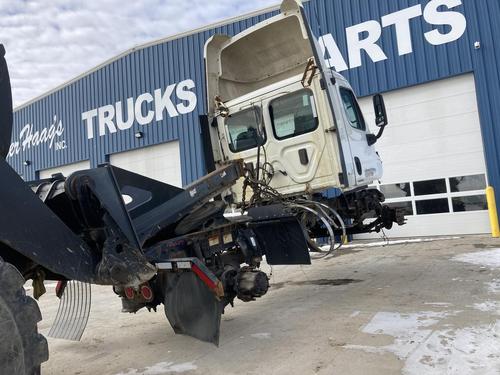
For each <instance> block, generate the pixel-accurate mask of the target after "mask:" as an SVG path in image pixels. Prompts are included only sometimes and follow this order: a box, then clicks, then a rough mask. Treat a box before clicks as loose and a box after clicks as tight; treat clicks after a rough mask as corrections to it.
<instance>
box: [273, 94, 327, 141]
mask: <svg viewBox="0 0 500 375" xmlns="http://www.w3.org/2000/svg"><path fill="white" fill-rule="evenodd" d="M314 105H315V104H314V97H313V95H312V93H311V91H310V90H300V91H297V92H294V93H292V94H288V95H285V96H282V97H280V98H278V99H274V100H273V101H272V102H271V104H270V105H269V113H270V115H271V121H272V124H273V131H274V136H275V137H276V139H280V140H281V139H286V138H291V137H295V136H297V135H300V134H305V133H309V132H312V131H314V130H316V128H317V127H318V117H317V115H316V108H315V107H314Z"/></svg>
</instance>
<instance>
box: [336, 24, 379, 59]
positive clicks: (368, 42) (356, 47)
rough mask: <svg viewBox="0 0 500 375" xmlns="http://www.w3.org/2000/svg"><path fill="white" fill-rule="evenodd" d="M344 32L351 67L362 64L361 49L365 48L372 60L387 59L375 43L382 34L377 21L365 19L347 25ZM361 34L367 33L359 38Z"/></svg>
mask: <svg viewBox="0 0 500 375" xmlns="http://www.w3.org/2000/svg"><path fill="white" fill-rule="evenodd" d="M345 32H346V36H347V47H348V48H347V49H348V52H349V63H350V64H351V68H357V67H358V66H361V65H362V62H361V50H365V52H366V53H367V54H368V56H370V58H371V59H372V61H373V62H378V61H382V60H387V56H386V55H385V53H384V51H382V48H380V46H379V45H378V44H377V41H378V40H379V39H380V36H381V35H382V27H381V26H380V24H379V23H378V22H377V21H366V22H363V23H360V24H359V25H354V26H351V27H348V28H347V29H346V31H345ZM361 34H367V36H366V38H364V39H363V38H361V37H360V36H361Z"/></svg>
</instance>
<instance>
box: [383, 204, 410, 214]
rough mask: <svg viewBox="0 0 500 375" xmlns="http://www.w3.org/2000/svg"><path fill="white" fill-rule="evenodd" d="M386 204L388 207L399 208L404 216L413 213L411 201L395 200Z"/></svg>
mask: <svg viewBox="0 0 500 375" xmlns="http://www.w3.org/2000/svg"><path fill="white" fill-rule="evenodd" d="M387 206H388V207H390V208H397V209H399V210H401V211H402V212H403V214H404V216H412V215H413V206H412V204H411V201H406V202H395V203H387Z"/></svg>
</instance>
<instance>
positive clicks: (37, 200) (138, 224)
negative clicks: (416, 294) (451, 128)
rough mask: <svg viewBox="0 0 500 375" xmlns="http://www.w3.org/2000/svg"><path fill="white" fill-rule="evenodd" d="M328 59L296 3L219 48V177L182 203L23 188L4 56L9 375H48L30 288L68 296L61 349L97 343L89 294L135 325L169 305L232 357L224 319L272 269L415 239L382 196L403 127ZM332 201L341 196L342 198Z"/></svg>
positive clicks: (59, 186) (0, 231)
mask: <svg viewBox="0 0 500 375" xmlns="http://www.w3.org/2000/svg"><path fill="white" fill-rule="evenodd" d="M319 50H320V49H319V48H318V46H317V42H316V39H315V38H314V37H313V35H312V33H311V30H310V28H309V26H308V24H307V20H306V18H305V16H304V11H303V9H302V7H301V5H300V4H298V3H297V2H296V1H291V0H287V1H284V2H283V3H282V5H281V14H279V15H277V16H275V17H273V18H270V19H268V20H267V21H264V22H262V23H260V24H257V25H256V26H254V27H252V28H250V29H248V30H246V31H244V32H243V33H241V34H239V35H236V36H234V37H232V38H231V37H227V36H221V35H216V36H213V37H212V38H211V39H210V40H209V41H208V42H207V44H206V47H205V57H206V59H205V60H206V77H207V94H208V98H209V102H208V114H207V116H204V117H202V119H201V128H202V130H203V137H204V141H205V146H206V147H205V158H206V160H207V161H208V163H207V166H208V169H209V171H210V173H209V174H208V175H206V176H204V177H203V178H201V179H199V180H197V181H195V182H193V183H192V184H190V185H189V186H187V187H185V188H183V189H180V188H177V187H174V186H171V185H168V184H165V183H161V182H158V181H155V180H152V179H149V178H147V177H145V176H140V175H138V174H135V173H131V172H128V171H126V170H123V169H119V168H116V167H113V166H111V165H103V166H101V167H99V168H95V169H90V170H82V171H78V172H75V173H73V174H71V175H69V176H63V175H61V174H59V175H54V176H52V177H51V178H49V179H45V180H40V181H34V182H29V183H26V182H25V181H23V180H22V179H21V178H20V177H19V176H18V175H17V173H16V172H15V171H14V170H13V169H12V168H11V167H10V166H9V165H8V164H7V162H6V161H5V160H4V157H5V155H6V154H7V151H8V147H9V144H10V133H11V129H12V100H11V90H10V82H9V76H8V70H7V65H6V62H5V58H4V54H5V51H4V49H3V47H2V48H1V49H0V52H1V53H0V56H1V58H0V90H1V91H0V95H1V98H2V102H1V104H2V105H1V107H0V136H1V137H0V156H1V158H0V176H1V181H2V184H0V257H1V258H0V283H1V285H2V288H0V320H1V321H2V322H3V323H2V324H1V325H0V335H1V337H2V342H1V343H0V373H2V374H3V373H5V374H33V373H38V372H39V371H40V364H41V363H42V362H43V361H45V360H47V358H48V350H47V342H46V340H45V338H44V337H43V336H42V335H40V334H39V333H38V332H37V322H38V321H40V319H41V314H40V311H39V309H38V307H37V304H36V302H35V301H34V300H33V299H31V298H30V297H28V296H26V294H25V291H24V289H23V284H24V283H25V281H26V280H28V279H32V280H33V286H34V296H35V297H36V298H38V297H40V296H41V295H42V294H43V293H44V281H45V280H57V281H58V286H57V288H56V293H57V295H58V296H60V297H61V303H60V307H59V311H58V314H57V316H56V319H55V321H54V325H53V327H52V329H51V332H50V333H51V334H52V335H53V336H55V337H62V338H67V339H79V338H80V337H81V335H82V333H83V330H84V328H85V325H86V322H87V320H88V316H89V312H90V298H89V297H90V295H89V293H90V288H89V285H90V284H101V285H109V286H112V287H113V290H114V292H115V293H116V294H117V295H118V296H119V297H120V298H121V299H122V305H123V309H122V311H123V312H136V311H138V310H139V309H141V308H147V309H149V310H155V311H156V309H157V307H158V306H159V305H163V308H164V310H165V314H166V317H167V319H168V320H169V322H170V324H171V326H172V328H173V329H174V331H175V332H176V333H179V334H186V335H190V336H192V337H195V338H197V339H200V340H204V341H208V342H212V343H215V344H217V343H218V340H219V330H220V321H221V314H222V313H223V311H224V309H225V308H226V307H227V306H228V305H232V304H233V301H234V299H235V298H239V299H240V300H243V301H246V302H248V301H253V300H255V299H257V298H259V297H261V296H263V295H264V294H265V293H266V292H267V290H268V288H269V281H268V277H267V275H266V274H265V273H264V272H262V271H261V270H260V265H261V262H262V261H263V259H264V258H265V260H266V262H267V263H268V264H271V265H279V264H310V262H311V259H310V256H309V251H310V250H316V251H317V250H319V249H318V247H317V245H316V242H315V241H314V238H317V237H328V238H330V243H331V248H332V249H333V247H334V245H335V238H336V235H347V234H354V233H366V232H370V231H378V230H380V229H382V228H390V227H391V226H392V225H393V223H394V222H397V223H399V224H401V223H402V218H401V217H400V215H399V214H398V212H396V211H394V210H392V209H390V208H388V207H386V206H384V205H383V204H382V202H383V200H384V198H383V195H382V194H381V193H380V192H378V191H377V190H373V189H368V188H367V187H366V186H367V185H368V184H370V183H371V182H373V181H374V180H376V179H377V178H380V176H381V174H382V166H381V161H380V158H379V157H378V155H377V153H376V152H375V149H374V147H373V144H374V143H375V142H376V140H377V138H378V137H379V136H380V135H381V134H382V132H383V129H384V126H385V125H386V124H387V118H386V114H385V108H384V105H383V100H382V98H381V97H380V96H376V97H375V101H374V102H375V109H376V114H377V124H378V125H379V126H380V131H379V133H378V134H377V135H372V134H370V133H369V132H368V129H367V127H366V124H365V122H364V119H363V116H362V114H361V111H360V110H359V106H358V104H357V101H356V97H355V95H354V94H353V92H352V90H351V88H350V86H349V84H348V83H347V82H346V81H345V80H344V79H343V78H342V76H340V75H338V74H337V73H335V72H333V71H332V70H331V69H329V68H328V67H327V66H325V64H324V61H323V59H322V56H321V55H320V54H319ZM331 188H336V189H338V190H339V191H341V194H340V195H339V196H338V197H337V198H326V196H325V195H324V192H325V191H326V190H327V189H331ZM125 198H126V199H125ZM230 210H233V211H237V212H239V213H240V214H239V215H230V216H228V215H227V212H228V211H230Z"/></svg>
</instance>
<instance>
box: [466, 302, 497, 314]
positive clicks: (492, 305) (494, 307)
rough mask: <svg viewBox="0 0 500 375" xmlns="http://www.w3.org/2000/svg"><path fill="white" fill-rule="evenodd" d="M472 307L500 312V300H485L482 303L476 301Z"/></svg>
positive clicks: (484, 310)
mask: <svg viewBox="0 0 500 375" xmlns="http://www.w3.org/2000/svg"><path fill="white" fill-rule="evenodd" d="M472 307H474V308H475V309H476V310H479V311H483V312H495V313H497V314H500V302H498V301H484V302H482V303H475V304H474V305H473V306H472Z"/></svg>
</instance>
